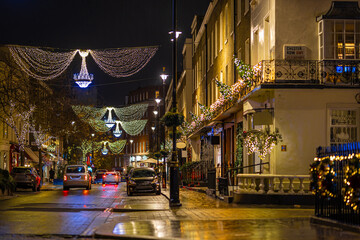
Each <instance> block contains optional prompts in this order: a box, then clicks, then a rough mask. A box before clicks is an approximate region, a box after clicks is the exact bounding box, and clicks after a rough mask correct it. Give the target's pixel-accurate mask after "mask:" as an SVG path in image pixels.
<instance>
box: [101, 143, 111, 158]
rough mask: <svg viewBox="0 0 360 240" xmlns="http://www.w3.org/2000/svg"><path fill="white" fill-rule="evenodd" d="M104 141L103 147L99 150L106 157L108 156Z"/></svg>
mask: <svg viewBox="0 0 360 240" xmlns="http://www.w3.org/2000/svg"><path fill="white" fill-rule="evenodd" d="M106 143H107V142H106V141H105V142H104V147H103V148H102V149H101V153H102V154H103V155H107V154H108V152H109V149H107V147H106Z"/></svg>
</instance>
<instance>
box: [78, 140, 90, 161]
mask: <svg viewBox="0 0 360 240" xmlns="http://www.w3.org/2000/svg"><path fill="white" fill-rule="evenodd" d="M92 146H93V143H92V142H91V141H88V140H83V141H82V142H81V145H80V149H81V151H82V153H83V157H85V155H86V154H87V153H89V152H91V151H92Z"/></svg>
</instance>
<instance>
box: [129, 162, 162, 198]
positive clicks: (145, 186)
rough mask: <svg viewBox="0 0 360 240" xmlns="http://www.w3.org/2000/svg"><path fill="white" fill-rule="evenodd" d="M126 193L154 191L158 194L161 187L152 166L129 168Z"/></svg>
mask: <svg viewBox="0 0 360 240" xmlns="http://www.w3.org/2000/svg"><path fill="white" fill-rule="evenodd" d="M126 189H127V195H128V196H131V195H132V194H133V193H141V192H154V193H156V195H160V193H161V188H160V183H159V178H158V176H157V175H156V172H155V170H154V169H152V168H133V169H131V171H130V173H129V175H128V180H127V186H126Z"/></svg>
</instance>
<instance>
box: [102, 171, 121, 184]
mask: <svg viewBox="0 0 360 240" xmlns="http://www.w3.org/2000/svg"><path fill="white" fill-rule="evenodd" d="M119 181H120V177H119V174H118V172H106V173H105V174H104V175H103V184H107V183H114V184H116V185H118V184H119Z"/></svg>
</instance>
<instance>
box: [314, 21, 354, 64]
mask: <svg viewBox="0 0 360 240" xmlns="http://www.w3.org/2000/svg"><path fill="white" fill-rule="evenodd" d="M318 31H319V51H320V53H319V57H320V59H360V21H359V20H331V19H325V20H322V21H320V22H319V25H318Z"/></svg>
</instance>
